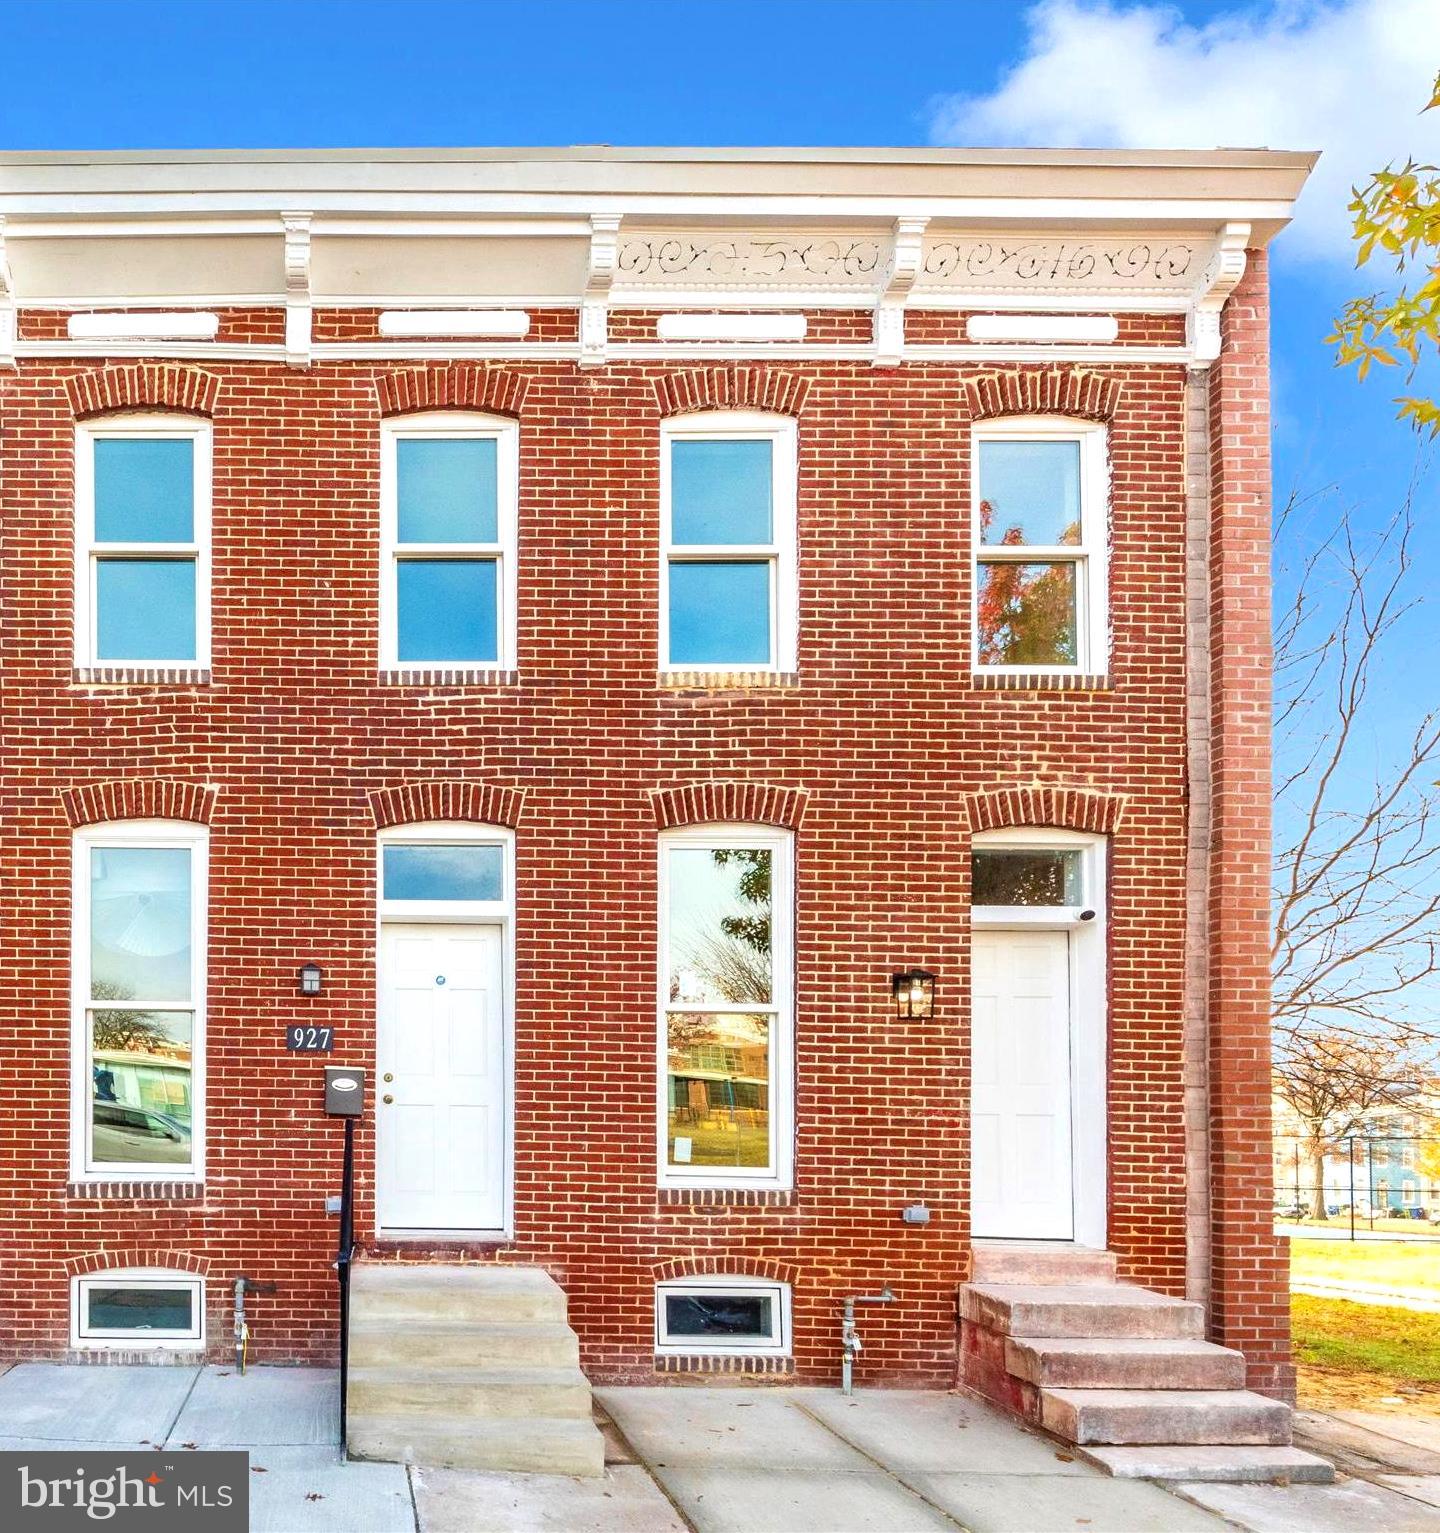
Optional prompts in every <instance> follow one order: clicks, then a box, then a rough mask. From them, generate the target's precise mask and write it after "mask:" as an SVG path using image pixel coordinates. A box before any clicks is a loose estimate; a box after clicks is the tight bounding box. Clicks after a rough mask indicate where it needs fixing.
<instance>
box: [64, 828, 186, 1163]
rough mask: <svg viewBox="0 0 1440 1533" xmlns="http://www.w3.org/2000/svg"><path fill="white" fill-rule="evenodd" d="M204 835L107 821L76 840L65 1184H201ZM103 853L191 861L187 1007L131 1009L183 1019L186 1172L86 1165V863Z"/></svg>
mask: <svg viewBox="0 0 1440 1533" xmlns="http://www.w3.org/2000/svg"><path fill="white" fill-rule="evenodd" d="M209 840H210V838H209V831H208V830H207V828H206V827H205V826H203V825H195V824H192V823H191V822H189V821H183V820H112V821H107V822H105V823H103V824H99V825H87V826H84V827H83V828H82V829H80V830H78V831H76V832H75V838H74V853H73V871H72V885H71V960H70V977H71V1000H70V1009H71V1025H70V1180H71V1181H72V1182H203V1181H204V1179H205V1031H206V1029H205V1013H206V942H207V930H208V920H207V913H208V891H209ZM108 847H158V848H183V849H185V850H188V851H189V853H190V961H191V999H190V1001H189V1003H188V1004H186V1003H182V1002H176V1001H156V1002H153V1003H152V1002H148V1001H145V1000H144V999H143V998H141V999H138V1000H137V1001H136V1003H135V1004H136V1006H137V1008H143V1009H146V1010H155V1011H188V1012H190V1013H191V1015H192V1017H193V1021H192V1023H191V1033H190V1164H189V1165H188V1166H177V1165H173V1164H162V1163H149V1164H147V1163H145V1162H143V1161H109V1162H100V1161H92V1159H91V1156H90V1104H91V1101H92V1098H93V1095H94V1087H93V1084H92V1080H91V1066H90V1029H89V1020H88V1013H89V1012H90V1011H92V1010H94V1009H96V1004H97V1003H95V1002H93V1001H92V1000H91V999H90V857H91V854H92V852H93V851H95V850H96V849H97V848H98V849H101V850H103V849H105V848H108Z"/></svg>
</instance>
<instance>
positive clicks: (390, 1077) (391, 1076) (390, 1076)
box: [385, 1071, 395, 1085]
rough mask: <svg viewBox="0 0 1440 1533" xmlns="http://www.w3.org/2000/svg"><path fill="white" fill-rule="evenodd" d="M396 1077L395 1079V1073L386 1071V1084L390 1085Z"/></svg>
mask: <svg viewBox="0 0 1440 1533" xmlns="http://www.w3.org/2000/svg"><path fill="white" fill-rule="evenodd" d="M394 1079H395V1077H394V1076H393V1075H391V1074H390V1073H389V1072H388V1071H387V1072H386V1075H385V1081H386V1084H387V1085H388V1084H389V1083H390V1082H391V1081H393V1080H394Z"/></svg>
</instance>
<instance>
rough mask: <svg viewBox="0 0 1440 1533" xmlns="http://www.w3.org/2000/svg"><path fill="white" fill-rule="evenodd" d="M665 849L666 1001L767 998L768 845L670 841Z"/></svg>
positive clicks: (704, 1003)
mask: <svg viewBox="0 0 1440 1533" xmlns="http://www.w3.org/2000/svg"><path fill="white" fill-rule="evenodd" d="M667 855H668V858H669V874H670V901H669V909H668V913H667V915H668V921H669V931H668V938H669V941H668V952H669V957H670V974H669V982H668V984H669V1001H670V1004H671V1005H672V1006H697V1005H698V1006H709V1005H716V1004H725V1003H729V1004H732V1005H743V1004H746V1003H751V1004H754V1003H757V1002H758V1003H761V1004H766V1003H768V1002H769V1000H770V991H771V954H770V949H771V928H770V916H771V902H772V866H771V863H772V855H771V853H770V851H769V850H768V849H767V848H764V847H698V846H696V847H691V846H677V847H672V848H670V850H669V852H668V854H667Z"/></svg>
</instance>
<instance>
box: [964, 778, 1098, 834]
mask: <svg viewBox="0 0 1440 1533" xmlns="http://www.w3.org/2000/svg"><path fill="white" fill-rule="evenodd" d="M963 803H964V810H965V815H966V818H967V820H968V822H969V826H970V829H971V830H972V831H980V830H1005V829H1008V828H1010V827H1011V826H1017V825H1036V826H1046V827H1051V828H1054V829H1056V830H1082V831H1089V832H1090V833H1091V834H1093V835H1111V834H1113V833H1114V832H1115V831H1116V830H1118V829H1119V828H1120V822H1121V820H1123V819H1124V817H1125V796H1124V795H1123V794H1120V793H1102V792H1100V791H1099V789H1096V788H1067V787H1063V786H1060V785H1058V784H1057V785H1052V786H1049V787H1040V786H1032V787H1028V788H1022V787H1014V788H992V789H990V790H988V791H987V792H984V793H972V794H970V795H969V796H968V797H967V798H965V799H964V801H963Z"/></svg>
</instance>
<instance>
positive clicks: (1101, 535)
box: [972, 418, 1109, 675]
mask: <svg viewBox="0 0 1440 1533" xmlns="http://www.w3.org/2000/svg"><path fill="white" fill-rule="evenodd" d="M974 449H975V450H974V456H973V459H972V467H973V475H972V477H973V481H974V486H975V514H974V539H975V601H974V632H975V652H974V662H975V668H976V669H977V670H978V671H987V672H988V671H1001V672H1005V671H1009V672H1025V673H1027V674H1032V675H1033V674H1036V673H1040V674H1046V673H1054V674H1064V673H1066V672H1084V673H1087V674H1096V673H1103V672H1104V671H1105V670H1106V667H1107V663H1108V655H1107V649H1108V642H1107V632H1108V625H1107V614H1106V594H1105V588H1106V569H1105V563H1106V560H1105V552H1106V541H1107V525H1106V524H1107V502H1108V498H1109V497H1108V474H1107V469H1106V461H1105V429H1104V427H1103V426H1096V425H1089V424H1087V423H1085V422H1082V421H1070V420H1061V419H1037V418H1017V419H1013V420H999V421H987V422H985V423H984V424H983V425H980V426H977V427H976V428H975V435H974Z"/></svg>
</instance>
